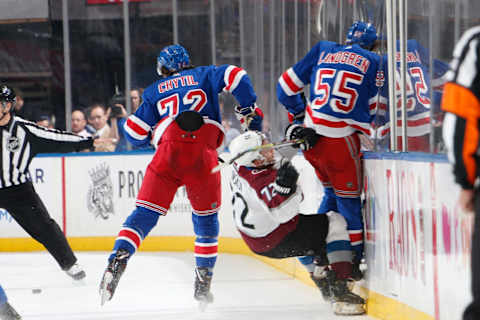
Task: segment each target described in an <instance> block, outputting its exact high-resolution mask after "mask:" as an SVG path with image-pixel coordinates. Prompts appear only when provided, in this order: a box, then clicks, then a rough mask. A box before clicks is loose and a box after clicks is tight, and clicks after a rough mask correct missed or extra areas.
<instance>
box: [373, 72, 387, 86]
mask: <svg viewBox="0 0 480 320" xmlns="http://www.w3.org/2000/svg"><path fill="white" fill-rule="evenodd" d="M384 83H385V73H384V72H383V71H381V70H379V71H377V77H376V79H375V84H376V85H377V87H383V84H384Z"/></svg>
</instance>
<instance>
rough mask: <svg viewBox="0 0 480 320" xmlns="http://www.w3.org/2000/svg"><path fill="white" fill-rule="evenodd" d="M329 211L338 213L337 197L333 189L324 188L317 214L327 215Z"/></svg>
mask: <svg viewBox="0 0 480 320" xmlns="http://www.w3.org/2000/svg"><path fill="white" fill-rule="evenodd" d="M329 211H335V212H338V209H337V196H336V195H335V191H334V190H333V188H324V190H323V198H322V202H321V203H320V207H319V208H318V211H317V213H327V212H329Z"/></svg>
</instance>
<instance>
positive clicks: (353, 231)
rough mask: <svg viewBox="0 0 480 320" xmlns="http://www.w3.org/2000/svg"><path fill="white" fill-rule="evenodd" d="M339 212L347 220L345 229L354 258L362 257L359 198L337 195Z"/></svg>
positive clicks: (360, 206) (361, 219) (361, 221)
mask: <svg viewBox="0 0 480 320" xmlns="http://www.w3.org/2000/svg"><path fill="white" fill-rule="evenodd" d="M337 205H338V210H339V212H340V214H341V215H342V216H343V217H344V218H345V220H347V230H348V234H349V238H350V244H351V248H352V251H353V252H354V256H355V259H358V260H360V259H361V258H362V257H363V217H362V210H361V209H362V205H361V200H360V198H342V197H337Z"/></svg>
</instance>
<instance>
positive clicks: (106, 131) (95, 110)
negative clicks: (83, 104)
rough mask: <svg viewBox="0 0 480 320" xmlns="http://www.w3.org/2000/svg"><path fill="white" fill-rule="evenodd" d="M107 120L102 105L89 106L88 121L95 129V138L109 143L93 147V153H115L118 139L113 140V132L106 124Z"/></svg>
mask: <svg viewBox="0 0 480 320" xmlns="http://www.w3.org/2000/svg"><path fill="white" fill-rule="evenodd" d="M107 118H108V114H107V111H106V109H105V106H104V105H102V104H99V103H95V104H93V105H92V106H91V110H90V114H89V115H88V121H89V122H90V124H91V125H92V127H93V128H94V129H95V136H98V137H100V138H102V139H105V140H107V141H109V142H108V143H105V144H102V145H99V146H97V147H95V151H104V152H105V151H107V152H112V151H115V147H116V145H117V141H118V138H115V132H114V130H112V129H111V128H110V126H109V125H108V124H107Z"/></svg>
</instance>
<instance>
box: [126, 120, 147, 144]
mask: <svg viewBox="0 0 480 320" xmlns="http://www.w3.org/2000/svg"><path fill="white" fill-rule="evenodd" d="M146 126H148V124H146V123H145V122H143V121H142V120H140V119H139V118H137V117H135V116H134V115H131V116H130V117H128V119H127V122H125V125H124V128H125V131H126V132H127V133H128V134H129V135H130V136H131V137H133V138H134V139H137V140H143V139H145V138H146V137H147V136H148V132H149V131H150V126H148V129H147V128H146Z"/></svg>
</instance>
